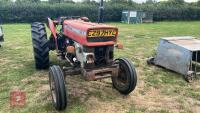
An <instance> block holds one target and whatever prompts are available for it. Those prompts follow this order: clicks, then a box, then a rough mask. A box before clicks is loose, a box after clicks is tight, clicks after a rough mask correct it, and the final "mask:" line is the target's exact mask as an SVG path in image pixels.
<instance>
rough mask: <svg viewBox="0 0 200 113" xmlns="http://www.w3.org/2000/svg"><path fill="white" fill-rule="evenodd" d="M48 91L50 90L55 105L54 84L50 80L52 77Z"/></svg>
mask: <svg viewBox="0 0 200 113" xmlns="http://www.w3.org/2000/svg"><path fill="white" fill-rule="evenodd" d="M50 89H51V95H52V98H53V101H54V103H56V91H55V82H54V80H53V79H52V76H51V77H50Z"/></svg>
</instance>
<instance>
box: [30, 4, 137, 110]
mask: <svg viewBox="0 0 200 113" xmlns="http://www.w3.org/2000/svg"><path fill="white" fill-rule="evenodd" d="M101 5H102V4H101ZM101 11H102V7H101V8H100V16H99V21H102V17H101V15H102V12H101ZM59 25H60V26H61V27H59V28H61V29H60V30H57V27H58V26H59ZM47 26H48V28H49V30H50V31H51V35H50V37H49V38H47V33H46V30H45V25H44V24H43V23H39V22H35V23H33V24H32V25H31V31H32V42H33V50H34V58H35V66H36V69H49V84H50V90H51V95H52V101H53V105H54V107H55V108H56V110H63V109H65V108H66V106H67V100H68V99H67V93H66V82H65V78H66V77H67V75H78V74H81V75H82V76H83V77H84V78H85V80H87V81H96V80H99V79H104V78H111V79H112V84H113V87H114V88H115V89H116V90H118V91H119V92H120V93H121V94H124V95H128V94H129V93H131V92H132V91H133V90H134V89H135V87H136V83H137V75H136V71H135V67H134V65H133V64H132V62H131V61H130V60H129V59H127V58H117V59H115V60H114V48H115V47H116V48H118V49H121V48H122V47H123V46H122V45H121V44H119V43H118V41H117V37H118V28H116V27H114V26H110V25H105V24H102V23H92V22H89V19H88V18H86V17H61V18H59V19H56V20H52V19H50V18H48V24H47ZM58 31H59V32H58ZM50 50H52V51H56V54H57V57H58V59H59V60H63V61H67V62H68V63H69V64H70V66H67V65H66V66H57V65H53V66H50V63H49V51H50ZM49 66H50V67H49Z"/></svg>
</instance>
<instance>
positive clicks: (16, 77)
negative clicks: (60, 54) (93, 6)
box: [0, 22, 200, 113]
mask: <svg viewBox="0 0 200 113" xmlns="http://www.w3.org/2000/svg"><path fill="white" fill-rule="evenodd" d="M108 24H111V25H116V26H117V27H118V28H119V31H120V34H119V40H120V41H121V42H122V43H123V44H124V50H115V57H116V58H118V57H128V58H129V59H131V60H132V61H133V62H134V64H135V66H136V69H137V73H138V85H137V88H136V90H135V91H134V92H133V93H131V94H130V95H129V96H122V95H121V94H119V93H118V92H117V91H116V90H114V89H113V88H112V85H111V81H110V80H103V81H96V82H86V81H84V80H82V77H80V76H74V77H68V78H67V89H68V98H69V100H68V108H67V110H65V111H62V112H63V113H64V112H70V113H87V112H90V113H94V112H97V113H103V112H107V113H112V112H113V113H115V112H118V113H121V112H122V113H124V112H127V113H138V112H147V113H149V112H152V113H155V112H158V113H169V112H186V113H187V112H194V113H195V112H196V113H198V111H200V107H199V106H200V93H199V91H200V87H199V86H200V83H199V82H200V80H199V77H198V79H197V80H195V81H194V82H193V83H187V82H185V81H184V80H183V78H182V76H181V75H180V74H177V73H174V72H171V71H169V70H166V69H163V68H160V67H155V66H148V65H147V64H146V59H147V58H148V57H149V56H154V55H155V48H156V46H157V45H158V44H159V39H160V38H161V37H169V36H188V35H189V36H194V37H197V38H200V32H199V29H200V22H158V23H152V24H136V25H127V24H122V23H108ZM3 28H4V31H5V43H4V45H3V47H2V48H0V112H2V113H5V112H13V113H15V112H22V113H30V112H32V113H43V112H49V113H51V112H56V111H55V110H54V108H53V107H52V104H51V96H50V92H49V85H48V71H37V70H35V69H34V60H33V55H32V42H31V34H30V25H29V24H5V25H3ZM51 54H52V56H51V59H52V62H53V63H57V64H58V63H59V62H57V61H56V57H55V55H54V52H51ZM16 88H18V89H21V90H23V91H25V92H26V94H27V100H26V106H25V107H23V108H13V107H10V103H9V93H10V91H12V90H13V89H16Z"/></svg>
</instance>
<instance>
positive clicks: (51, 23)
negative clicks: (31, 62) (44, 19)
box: [48, 18, 58, 50]
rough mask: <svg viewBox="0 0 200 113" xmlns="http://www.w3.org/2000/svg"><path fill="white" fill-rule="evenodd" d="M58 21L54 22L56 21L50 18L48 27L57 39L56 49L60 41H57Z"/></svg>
mask: <svg viewBox="0 0 200 113" xmlns="http://www.w3.org/2000/svg"><path fill="white" fill-rule="evenodd" d="M55 24H56V23H54V21H52V20H51V19H50V18H48V27H49V29H50V31H51V33H52V35H53V37H54V39H55V43H56V44H55V45H56V49H57V50H58V41H57V30H56V26H55Z"/></svg>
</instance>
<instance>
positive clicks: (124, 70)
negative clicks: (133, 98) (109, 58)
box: [112, 58, 137, 95]
mask: <svg viewBox="0 0 200 113" xmlns="http://www.w3.org/2000/svg"><path fill="white" fill-rule="evenodd" d="M115 62H116V63H117V64H119V73H118V76H117V77H112V83H113V87H114V88H115V89H117V90H118V91H119V92H120V93H121V94H124V95H128V94H129V93H131V92H132V91H133V90H134V89H135V87H136V84H137V74H136V70H135V66H134V65H133V63H132V62H131V61H130V60H128V59H127V58H119V59H116V60H115Z"/></svg>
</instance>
